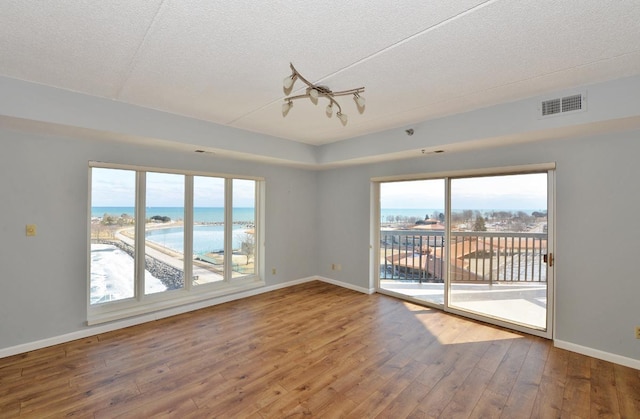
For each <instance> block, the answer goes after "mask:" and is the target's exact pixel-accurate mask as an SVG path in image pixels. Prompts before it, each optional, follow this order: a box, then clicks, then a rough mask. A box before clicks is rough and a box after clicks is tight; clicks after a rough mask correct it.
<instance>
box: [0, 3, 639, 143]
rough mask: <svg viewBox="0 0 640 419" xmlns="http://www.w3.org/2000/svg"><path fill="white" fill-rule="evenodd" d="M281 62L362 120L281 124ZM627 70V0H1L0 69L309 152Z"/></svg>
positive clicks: (296, 110)
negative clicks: (354, 91)
mask: <svg viewBox="0 0 640 419" xmlns="http://www.w3.org/2000/svg"><path fill="white" fill-rule="evenodd" d="M289 62H292V63H293V64H294V65H295V66H296V67H297V69H298V70H299V71H300V72H301V73H302V74H303V75H304V76H305V77H306V78H307V79H309V80H311V81H314V82H320V83H321V84H323V85H327V86H329V87H330V88H331V89H332V90H344V89H349V88H355V87H360V86H365V87H366V92H365V94H364V95H363V96H364V97H365V98H366V100H367V106H366V110H365V112H364V113H362V114H360V113H359V112H358V111H357V108H356V106H355V104H354V102H353V100H352V99H351V98H349V97H344V98H341V99H340V103H341V104H342V106H343V110H344V112H345V113H347V114H348V115H349V122H348V124H347V125H346V126H342V125H341V124H340V122H339V121H338V120H337V119H336V117H335V116H334V117H333V118H331V119H328V118H327V117H326V116H325V113H324V107H325V104H324V103H319V104H318V105H313V104H312V103H311V102H308V101H306V100H305V101H297V102H296V103H295V104H294V107H293V108H292V109H291V111H290V112H289V114H288V116H287V117H286V118H285V117H283V116H282V112H281V105H282V103H283V101H282V99H283V98H284V97H285V94H284V92H283V89H282V80H283V78H284V77H285V76H287V75H288V74H290V71H289ZM637 74H640V1H638V0H563V1H558V0H519V1H508V0H496V1H480V0H459V1H451V0H438V1H429V2H425V1H424V0H406V1H398V2H390V1H386V0H353V1H349V2H345V1H336V0H325V1H321V2H317V1H293V2H292V1H284V0H272V1H268V2H267V1H264V2H259V1H255V0H234V1H213V0H110V1H90V0H85V1H82V0H65V1H25V0H4V1H2V2H1V3H0V75H3V76H6V77H11V78H16V79H20V80H26V81H30V82H35V83H39V84H44V85H50V86H54V87H59V88H62V89H67V90H71V91H75V92H81V93H85V94H88V95H93V96H99V97H104V98H109V99H113V100H116V101H121V102H126V103H131V104H135V105H139V106H143V107H148V108H152V109H158V110H162V111H166V112H170V113H175V114H178V115H184V116H189V117H193V118H196V119H202V120H207V121H211V122H215V123H218V124H222V125H228V126H232V127H236V128H240V129H245V130H249V131H253V132H259V133H264V134H269V135H272V136H276V137H281V138H286V139H290V140H294V141H300V142H304V143H308V144H317V145H319V144H326V143H331V142H335V141H339V140H343V139H347V138H352V137H357V136H361V135H364V134H368V133H372V132H377V131H382V130H386V129H389V128H394V127H400V126H406V125H409V124H412V123H416V122H419V121H424V120H428V119H432V118H437V117H441V116H445V115H449V114H454V113H459V112H465V111H469V110H472V109H477V108H481V107H486V106H491V105H495V104H497V103H502V102H507V101H514V100H518V99H522V98H525V97H529V96H536V95H540V94H544V93H545V92H550V91H554V90H559V89H565V88H570V87H573V86H580V85H585V84H590V83H596V82H600V81H605V80H610V79H616V78H621V77H626V76H632V75H637ZM298 87H300V88H301V87H302V84H301V83H300V82H297V83H296V85H295V88H298ZM294 92H295V90H294Z"/></svg>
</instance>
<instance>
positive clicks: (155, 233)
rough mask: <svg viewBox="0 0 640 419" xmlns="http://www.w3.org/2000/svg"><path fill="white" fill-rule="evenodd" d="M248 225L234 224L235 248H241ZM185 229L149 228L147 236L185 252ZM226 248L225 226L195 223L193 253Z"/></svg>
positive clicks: (199, 253) (233, 240)
mask: <svg viewBox="0 0 640 419" xmlns="http://www.w3.org/2000/svg"><path fill="white" fill-rule="evenodd" d="M246 230H247V227H246V226H242V225H234V226H233V238H232V244H233V248H234V249H238V248H240V245H241V243H242V240H243V239H244V236H245V234H246ZM183 233H184V230H183V228H182V227H169V228H158V229H154V230H147V232H146V237H147V240H150V241H152V242H154V243H158V244H160V245H162V246H164V247H168V248H169V249H172V250H175V251H178V252H180V253H184V239H183V237H184V234H183ZM223 249H224V226H221V225H195V226H193V253H194V254H198V255H203V254H205V253H210V252H220V251H222V250H223Z"/></svg>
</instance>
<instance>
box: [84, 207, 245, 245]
mask: <svg viewBox="0 0 640 419" xmlns="http://www.w3.org/2000/svg"><path fill="white" fill-rule="evenodd" d="M145 212H146V214H145V216H146V218H151V217H153V216H155V215H159V216H166V217H169V218H171V221H180V220H184V208H182V207H148V208H147V209H146V211H145ZM124 214H126V215H128V216H129V217H132V218H133V217H134V215H135V209H134V207H92V208H91V217H94V218H102V217H104V216H105V215H109V216H112V217H116V218H119V217H121V216H122V215H124ZM193 221H194V224H195V225H194V227H193V253H194V254H199V255H202V254H205V253H210V252H220V251H223V250H224V226H223V225H221V224H213V223H222V222H224V208H221V207H207V208H200V207H197V208H194V209H193ZM233 221H234V222H235V223H238V224H234V225H233V227H232V230H233V236H232V246H233V248H234V249H238V248H240V247H241V244H242V241H243V240H244V239H246V237H245V236H246V234H247V233H246V231H247V230H248V229H249V228H252V227H253V224H254V222H255V209H254V208H233ZM242 223H246V224H242ZM249 226H251V227H249ZM159 227H160V228H153V229H150V230H147V232H146V238H147V240H150V241H153V242H155V243H158V244H160V245H162V246H164V247H167V248H169V249H172V250H175V251H178V252H180V253H184V229H183V227H182V226H175V227H167V228H162V227H161V225H160V226H159Z"/></svg>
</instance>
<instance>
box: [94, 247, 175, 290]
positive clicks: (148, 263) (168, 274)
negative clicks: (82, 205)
mask: <svg viewBox="0 0 640 419" xmlns="http://www.w3.org/2000/svg"><path fill="white" fill-rule="evenodd" d="M96 243H99V244H110V245H112V246H116V247H117V248H118V249H120V250H122V251H123V252H125V253H127V254H128V255H129V256H131V257H132V258H133V257H134V252H135V250H134V248H133V246H131V245H129V244H127V243H124V242H122V241H120V240H97V241H96ZM144 268H145V269H146V270H147V271H149V272H150V273H151V275H153V276H154V277H155V278H158V279H159V280H160V282H162V284H163V285H164V286H165V287H167V290H174V289H180V288H183V287H184V272H183V271H181V270H180V269H177V268H175V267H173V266H170V265H167V264H166V263H164V262H162V261H160V260H158V259H156V258H154V257H152V256H149V255H145V260H144Z"/></svg>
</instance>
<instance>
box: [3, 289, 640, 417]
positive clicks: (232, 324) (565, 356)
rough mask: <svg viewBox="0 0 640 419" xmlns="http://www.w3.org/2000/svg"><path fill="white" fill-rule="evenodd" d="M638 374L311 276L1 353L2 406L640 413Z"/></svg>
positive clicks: (300, 413)
mask: <svg viewBox="0 0 640 419" xmlns="http://www.w3.org/2000/svg"><path fill="white" fill-rule="evenodd" d="M639 412H640V371H637V370H634V369H630V368H626V367H622V366H619V365H614V364H611V363H609V362H604V361H600V360H597V359H593V358H589V357H586V356H583V355H578V354H575V353H572V352H568V351H564V350H561V349H556V348H554V347H553V346H552V345H551V343H550V342H549V341H546V340H544V339H540V338H537V337H532V336H528V335H523V334H519V333H515V332H510V331H506V330H503V329H499V328H496V327H492V326H487V325H483V324H480V323H476V322H474V321H470V320H466V319H462V318H459V317H456V316H453V315H450V314H445V313H443V312H440V311H438V310H432V309H428V308H425V307H421V306H418V305H414V304H411V303H407V302H403V301H400V300H397V299H394V298H391V297H387V296H384V295H380V294H375V295H371V296H368V295H364V294H360V293H357V292H354V291H350V290H347V289H343V288H339V287H336V286H333V285H329V284H325V283H321V282H311V283H308V284H304V285H299V286H294V287H291V288H287V289H283V290H279V291H274V292H270V293H267V294H263V295H259V296H255V297H251V298H247V299H244V300H241V301H235V302H231V303H227V304H223V305H219V306H216V307H211V308H208V309H204V310H200V311H197V312H192V313H187V314H183V315H179V316H176V317H172V318H168V319H164V320H159V321H155V322H152V323H147V324H143V325H140V326H135V327H130V328H127V329H123V330H119V331H115V332H110V333H105V334H102V335H98V336H94V337H91V338H87V339H82V340H78V341H74V342H70V343H67V344H63V345H58V346H54V347H50V348H45V349H41V350H37V351H33V352H29V353H26V354H22V355H17V356H13V357H9V358H4V359H0V417H2V418H12V417H33V418H47V417H66V416H71V417H89V418H94V417H95V418H112V417H132V418H145V417H155V416H168V417H178V418H213V417H230V418H295V417H318V418H339V417H349V418H374V417H380V418H403V417H408V418H468V417H472V418H498V417H504V418H529V417H535V418H538V417H541V418H558V417H567V418H569V417H571V418H589V417H591V418H596V417H622V418H638V417H640V413H639Z"/></svg>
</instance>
